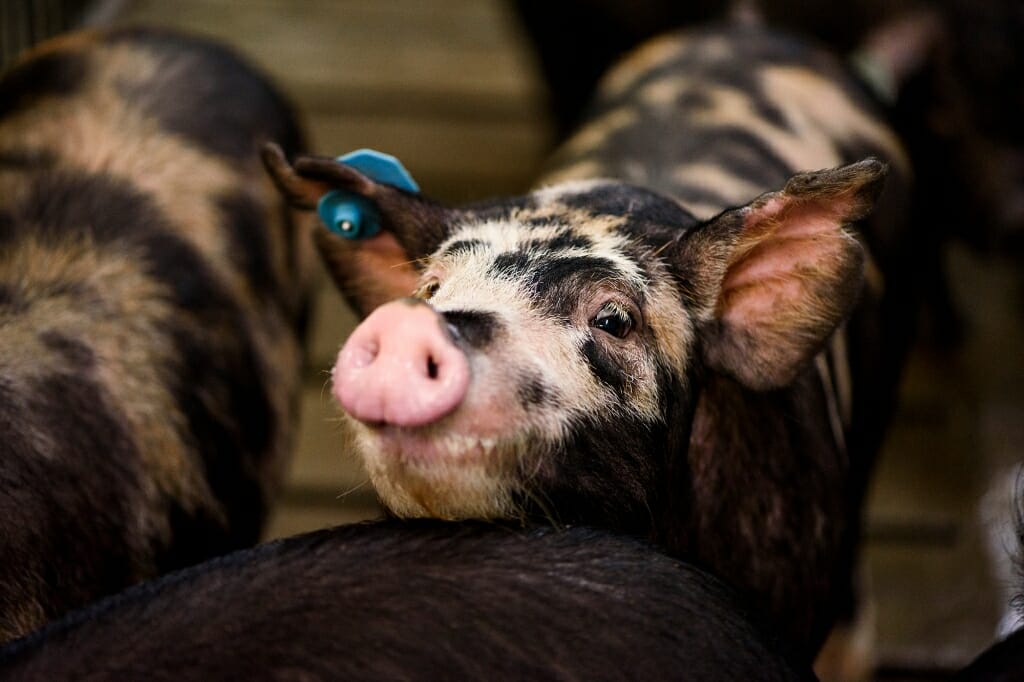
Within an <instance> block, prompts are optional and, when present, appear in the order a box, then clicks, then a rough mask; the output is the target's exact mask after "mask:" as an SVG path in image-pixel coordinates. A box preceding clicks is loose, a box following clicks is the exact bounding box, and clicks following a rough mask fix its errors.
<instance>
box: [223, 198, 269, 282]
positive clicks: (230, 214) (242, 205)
mask: <svg viewBox="0 0 1024 682" xmlns="http://www.w3.org/2000/svg"><path fill="white" fill-rule="evenodd" d="M217 208H218V209H219V210H220V214H221V222H222V224H223V225H224V229H225V230H227V233H228V237H229V240H230V242H231V259H232V261H234V263H235V265H236V267H238V268H239V269H240V270H241V271H242V272H243V273H245V275H246V279H247V280H248V281H249V283H250V284H251V285H252V287H253V289H254V290H255V292H256V294H257V295H258V296H260V297H261V298H264V299H266V298H271V297H274V296H275V295H276V294H277V292H278V291H279V287H278V283H277V280H276V278H275V277H274V266H273V263H272V262H271V255H270V242H269V238H268V237H269V231H270V226H269V225H268V224H267V218H266V215H265V214H264V212H263V210H262V207H261V206H260V204H259V203H258V202H257V201H256V200H255V199H253V198H252V197H251V196H249V195H247V194H245V193H244V192H234V193H232V194H228V195H225V196H221V197H218V198H217Z"/></svg>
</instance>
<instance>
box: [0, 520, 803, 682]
mask: <svg viewBox="0 0 1024 682" xmlns="http://www.w3.org/2000/svg"><path fill="white" fill-rule="evenodd" d="M0 677H2V678H3V679H4V680H11V681H12V682H13V681H14V680H126V679H145V680H210V679H215V680H220V679H243V678H253V679H260V680H271V679H273V680H277V679H283V680H294V679H302V680H364V679H365V680H394V679H402V680H412V679H417V680H440V679H464V680H468V679H488V680H492V679H536V680H604V679H609V680H610V679H619V680H621V679H651V680H663V679H681V678H685V679H688V680H708V681H709V682H710V681H715V682H717V681H718V680H754V679H756V680H766V681H767V680H796V679H810V678H811V675H810V673H809V671H806V670H803V671H801V672H800V673H799V674H798V673H797V672H795V669H794V668H791V667H790V666H789V665H788V664H787V663H786V662H785V661H784V659H783V658H782V657H781V656H780V654H779V653H778V650H777V647H776V646H775V643H774V640H773V638H772V637H770V636H767V635H766V634H765V633H764V631H762V630H760V629H758V628H757V627H755V626H754V625H752V624H751V621H749V620H748V618H747V616H746V615H745V613H744V610H743V609H742V608H740V607H739V606H738V602H737V601H736V600H735V599H734V597H733V596H732V594H731V592H730V591H728V590H727V589H725V588H724V587H723V585H722V584H721V583H720V582H719V581H717V580H715V579H714V578H712V577H710V576H709V575H707V574H706V573H704V572H702V571H700V570H698V569H696V568H694V567H692V566H688V565H686V564H683V563H681V562H679V561H676V560H674V559H670V558H668V557H666V556H664V555H662V554H660V553H658V552H657V551H655V550H653V549H651V548H649V547H647V546H645V545H643V544H641V543H639V542H636V541H634V540H630V539H626V538H620V537H615V536H613V535H608V534H604V533H601V532H598V531H593V530H589V529H584V528H577V529H571V530H567V531H565V532H556V531H552V530H551V529H547V530H544V529H540V530H535V531H532V532H530V533H516V532H513V531H511V530H509V529H505V528H501V527H499V526H496V525H490V524H488V525H483V524H470V523H466V524H446V523H443V522H436V521H420V522H389V523H385V524H383V525H382V524H370V525H357V526H347V527H342V528H337V529H334V530H329V531H319V532H316V533H312V534H309V535H304V536H299V537H294V538H289V539H286V540H283V541H279V542H275V543H272V544H268V545H264V546H261V547H258V548H255V549H251V550H245V551H242V552H238V553H235V554H233V555H230V556H227V557H222V558H219V559H215V560H213V561H210V562H208V563H206V564H202V565H200V566H196V567H193V568H190V569H186V570H184V571H182V572H180V573H177V574H174V575H171V576H166V577H164V578H162V579H160V580H158V581H154V582H152V583H147V584H144V585H141V586H138V587H135V588H133V589H131V590H129V591H127V592H125V593H123V594H120V595H117V596H115V597H113V598H110V599H106V600H104V601H102V602H100V603H99V604H97V605H95V606H93V607H90V608H88V609H86V610H84V611H80V612H78V613H75V614H72V615H71V616H70V617H68V618H66V619H64V620H63V621H61V622H57V623H54V624H52V625H49V626H47V627H46V628H44V629H43V630H42V631H40V632H37V633H35V634H33V635H31V636H30V637H28V638H26V639H24V640H21V641H18V642H15V643H13V644H10V645H8V646H7V648H6V649H0Z"/></svg>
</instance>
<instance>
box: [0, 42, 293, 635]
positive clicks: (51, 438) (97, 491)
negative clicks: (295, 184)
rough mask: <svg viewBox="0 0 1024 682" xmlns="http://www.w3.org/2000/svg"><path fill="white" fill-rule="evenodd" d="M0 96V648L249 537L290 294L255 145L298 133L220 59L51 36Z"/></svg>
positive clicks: (2, 86) (259, 509) (287, 388)
mask: <svg viewBox="0 0 1024 682" xmlns="http://www.w3.org/2000/svg"><path fill="white" fill-rule="evenodd" d="M0 103H2V104H0V245H2V248H0V396H2V397H0V451H2V452H0V519H3V521H0V526H2V529H0V538H2V540H0V543H2V546H3V550H2V552H0V553H2V554H3V556H4V562H3V566H2V568H0V639H2V638H3V637H5V636H10V635H11V634H13V633H16V632H19V631H23V630H24V629H26V628H28V627H33V626H35V625H38V624H39V623H40V622H42V620H43V619H45V618H48V617H52V616H53V615H56V614H59V613H61V612H63V611H64V610H66V609H67V608H70V607H73V606H77V605H81V604H83V603H85V602H86V601H88V600H90V599H93V598H95V597H97V596H99V595H101V594H105V593H107V592H110V591H113V590H115V589H118V588H120V587H122V586H124V585H126V584H129V583H131V582H135V581H137V580H139V579H141V578H144V577H148V576H151V575H154V574H155V573H156V572H158V571H162V570H166V569H168V568H172V567H175V566H179V565H183V564H187V563H191V562H194V561H196V560H199V559H200V558H203V557H205V556H208V555H210V554H211V553H213V552H218V551H225V550H228V549H232V548H235V547H239V546H243V545H245V544H250V543H252V542H254V541H255V540H256V539H257V537H258V534H259V532H260V528H261V526H262V521H263V518H264V515H265V511H266V504H267V502H268V498H269V496H270V494H271V493H272V491H273V489H274V487H275V486H276V482H277V479H278V478H279V475H280V472H281V469H282V467H283V464H284V458H285V455H286V452H287V449H288V446H289V442H290V439H291V431H292V421H293V419H292V399H293V393H294V390H295V388H296V385H297V381H298V371H299V364H300V346H299V343H300V336H301V327H302V324H303V316H304V314H305V310H304V309H305V292H304V287H303V283H302V282H301V281H300V280H301V279H302V277H301V276H300V274H299V273H300V272H301V271H302V269H301V265H302V264H301V263H300V262H299V261H300V260H301V256H300V250H299V249H298V247H297V244H298V243H299V242H298V238H297V234H296V233H295V228H294V227H293V226H292V224H291V221H290V217H289V216H288V214H287V212H286V210H285V208H284V207H283V206H282V205H281V204H280V202H279V200H278V198H277V195H276V192H275V191H274V190H273V188H272V186H271V185H270V183H269V182H268V181H267V180H266V178H265V176H264V174H263V173H262V170H261V167H260V165H259V162H258V157H257V153H256V151H257V145H258V144H259V142H260V141H261V140H262V139H265V138H274V139H277V140H281V141H283V142H284V143H285V144H286V145H289V146H290V147H291V148H292V150H295V149H296V148H297V147H298V145H299V142H300V139H299V133H298V129H297V128H296V126H295V123H294V121H293V119H292V117H291V114H290V113H289V111H288V107H287V105H286V104H285V102H284V101H283V100H282V99H280V98H279V97H278V96H277V95H276V94H275V93H274V91H273V90H272V89H271V88H270V86H269V85H267V83H266V82H265V81H264V80H263V79H262V78H261V77H260V76H259V75H258V74H257V73H256V72H254V71H252V70H251V69H250V68H249V67H248V66H246V65H245V64H244V63H242V62H241V61H239V60H238V59H237V58H236V57H234V56H232V55H231V54H230V53H229V52H227V51H226V50H224V49H223V48H220V47H217V46H215V45H213V44H209V43H206V42H202V41H197V40H194V39H191V38H186V37H184V36H180V35H177V34H172V33H164V32H158V31H146V30H141V29H133V30H118V31H113V32H110V33H102V34H100V33H83V34H74V35H72V36H69V37H65V38H60V39H57V40H55V41H52V42H50V43H47V44H44V45H43V46H41V47H40V48H39V49H37V50H36V51H34V52H33V53H31V54H30V55H29V56H28V57H27V58H26V59H24V60H23V61H21V62H19V63H18V64H16V65H15V67H14V68H13V69H12V70H11V71H10V72H9V73H8V74H6V76H5V77H4V78H3V79H2V80H0Z"/></svg>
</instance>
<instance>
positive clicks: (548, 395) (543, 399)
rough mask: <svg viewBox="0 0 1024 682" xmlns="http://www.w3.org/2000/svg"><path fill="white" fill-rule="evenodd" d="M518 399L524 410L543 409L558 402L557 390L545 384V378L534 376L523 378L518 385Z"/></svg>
mask: <svg viewBox="0 0 1024 682" xmlns="http://www.w3.org/2000/svg"><path fill="white" fill-rule="evenodd" d="M516 397H517V398H518V399H519V404H520V405H521V406H522V407H523V409H525V410H527V411H529V410H530V409H531V408H535V407H542V406H544V405H550V404H552V403H555V402H557V400H558V392H557V390H556V389H555V388H554V387H552V386H549V385H548V384H547V383H545V381H544V379H543V377H541V376H539V375H536V374H533V375H530V376H526V377H523V378H522V379H521V380H520V381H519V382H518V383H517V384H516Z"/></svg>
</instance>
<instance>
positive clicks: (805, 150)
mask: <svg viewBox="0 0 1024 682" xmlns="http://www.w3.org/2000/svg"><path fill="white" fill-rule="evenodd" d="M684 74H685V75H684ZM595 111H596V113H595V116H594V118H593V119H592V121H591V122H590V123H589V124H587V125H584V126H583V127H582V128H581V129H580V131H579V133H578V134H577V135H576V136H575V137H574V138H572V139H570V141H569V142H568V143H567V144H566V146H565V147H564V148H563V150H562V151H561V152H560V153H559V154H558V155H556V157H555V165H554V169H553V170H552V171H551V172H550V173H549V174H548V175H547V176H546V177H545V180H544V182H545V183H551V186H550V187H547V188H543V189H540V190H538V191H536V192H534V193H532V194H530V195H527V196H525V197H520V198H514V199H508V200H497V201H494V202H490V203H487V204H483V205H478V206H470V207H467V208H465V209H449V208H445V207H442V206H439V205H437V204H434V203H432V202H430V201H429V200H426V199H423V198H421V197H418V196H415V195H410V194H408V193H405V192H402V191H399V190H396V189H395V188H391V187H388V186H385V185H379V184H376V183H374V182H372V181H370V180H368V179H367V178H365V177H364V176H362V175H360V174H359V173H357V172H356V171H354V170H353V169H351V168H348V167H346V166H343V165H340V164H337V163H335V162H333V161H332V160H330V159H322V158H316V157H304V158H300V159H298V160H297V161H296V162H295V165H294V168H293V167H291V166H289V165H288V164H287V163H286V162H285V161H284V159H283V157H281V155H280V154H278V153H275V152H274V150H273V149H268V151H267V153H266V155H265V158H266V161H267V163H268V166H269V167H270V168H271V170H272V172H273V173H274V175H275V177H276V178H277V180H278V183H279V185H280V186H281V188H282V190H283V191H284V192H285V193H286V195H288V196H289V197H290V198H291V199H292V201H293V202H294V203H295V205H296V206H298V207H300V208H311V207H312V206H313V204H314V202H315V200H316V198H317V197H319V196H320V195H321V194H322V193H323V192H324V191H326V190H328V189H330V188H332V187H343V188H346V189H349V190H352V191H356V192H358V193H360V194H362V195H364V196H365V197H367V198H368V199H370V200H371V201H373V202H375V203H376V205H377V207H378V208H379V209H380V211H381V214H382V216H383V219H384V221H385V227H386V231H385V232H384V233H383V234H382V235H380V236H378V237H375V238H374V239H371V240H368V241H365V242H349V241H346V240H344V239H342V238H340V237H338V236H336V235H333V234H331V233H330V232H328V231H327V230H326V229H321V230H319V231H318V232H317V242H318V246H319V247H320V249H321V253H322V254H323V256H324V258H325V261H326V262H327V263H328V265H329V268H330V270H331V273H332V274H333V275H334V277H335V280H336V282H337V283H338V285H339V287H340V288H341V290H342V292H343V293H344V294H345V295H346V296H347V297H348V299H349V300H350V301H351V302H352V304H353V305H354V307H355V308H356V309H357V310H359V311H360V312H362V313H363V314H364V315H365V314H368V313H369V312H370V311H371V310H373V309H374V308H375V307H376V306H378V305H380V304H381V303H383V302H385V301H387V300H389V299H391V298H394V297H398V296H403V295H408V293H409V292H410V291H415V296H416V297H417V298H419V299H421V300H423V301H425V302H427V303H428V304H429V305H430V306H431V307H432V308H433V309H434V310H435V311H437V313H438V314H439V315H440V316H441V318H442V319H443V320H444V321H445V322H446V323H447V324H448V325H449V326H450V327H451V329H452V330H453V331H452V334H453V341H452V342H453V343H455V344H456V345H457V346H458V347H459V348H461V349H462V350H463V352H465V354H466V356H467V357H468V359H469V363H470V367H471V372H472V375H473V379H472V383H471V386H470V389H469V392H468V394H467V396H466V398H465V400H464V401H463V403H462V404H461V405H460V406H459V407H458V408H456V409H455V410H454V411H453V412H452V413H451V414H448V415H447V416H445V417H443V418H442V419H440V420H438V421H437V422H436V423H432V424H428V425H426V426H423V427H418V428H415V429H409V428H400V427H396V426H394V425H390V424H387V423H357V424H355V427H356V432H357V438H358V442H359V448H360V450H361V454H362V455H363V458H364V461H365V462H366V465H367V467H368V469H369V471H370V474H371V478H372V480H373V482H374V484H375V486H376V487H377V488H378V490H379V491H380V492H381V495H382V498H383V500H384V501H385V504H387V505H388V507H389V508H390V509H391V510H392V511H393V512H394V513H396V514H399V515H409V516H420V515H434V516H440V517H444V518H467V517H483V518H493V517H513V518H515V517H522V518H536V519H543V518H547V519H550V520H552V521H554V522H579V521H585V522H588V523H595V524H600V525H603V526H607V527H612V528H616V529H620V530H625V531H628V532H631V533H635V534H639V535H643V536H645V537H648V538H650V539H652V540H654V541H656V542H658V543H660V544H661V545H662V546H664V547H666V548H667V549H668V550H669V551H670V552H672V553H673V554H678V555H682V556H687V557H692V558H695V559H697V560H698V561H700V562H701V563H702V564H703V565H706V566H709V567H711V568H713V570H715V571H716V572H718V573H719V574H721V575H723V576H724V577H726V578H727V579H728V580H729V581H730V582H731V583H733V584H734V585H736V586H738V587H739V588H740V589H741V591H742V593H743V595H744V597H745V598H746V599H749V600H750V601H751V603H753V604H755V605H757V607H758V608H761V609H764V610H765V611H766V612H767V613H768V614H769V615H770V616H771V617H772V618H773V619H775V621H776V623H777V624H778V626H779V628H780V632H782V633H784V635H785V637H786V639H787V640H788V641H789V642H790V646H791V647H792V649H793V650H794V652H795V653H796V655H797V656H799V657H800V658H802V659H803V660H810V659H811V658H812V657H813V656H814V653H815V652H816V651H817V649H818V647H819V645H820V643H821V641H822V639H823V638H824V636H825V634H826V633H827V632H828V629H829V627H830V626H831V624H832V622H833V619H834V617H835V615H836V612H837V611H838V610H839V609H840V605H841V603H842V602H843V601H844V600H845V598H846V597H845V595H846V592H847V589H848V584H849V580H850V576H849V571H850V566H851V563H852V551H853V549H852V548H853V545H854V542H853V540H854V538H855V536H856V533H857V520H856V517H857V513H856V512H857V511H858V509H857V507H858V504H859V495H860V482H859V481H857V480H855V476H851V474H850V458H851V457H853V458H860V457H870V456H871V454H873V451H874V448H875V446H876V445H877V441H878V439H879V438H880V434H881V429H882V425H883V424H884V421H885V417H886V412H885V410H886V407H887V405H888V401H891V395H890V394H889V390H890V389H892V388H894V386H895V377H894V376H889V375H887V374H885V373H884V372H883V371H881V370H886V371H887V370H888V368H887V367H883V366H882V365H877V364H872V363H875V362H876V358H878V357H883V356H882V355H880V354H879V350H880V348H881V346H882V345H884V344H885V343H887V342H888V339H887V338H886V337H883V336H880V335H879V325H880V324H881V322H880V318H879V307H880V306H881V307H884V306H885V305H887V303H886V302H885V301H883V300H882V298H881V292H882V286H881V285H882V284H883V282H882V278H883V275H882V273H883V272H885V268H887V267H888V266H889V265H890V263H889V261H888V260H887V259H884V258H883V257H882V256H881V255H879V254H880V253H883V252H884V247H885V246H886V245H888V244H889V243H891V242H893V241H895V240H898V239H899V234H897V232H896V230H897V226H898V224H899V222H898V218H899V216H898V208H899V206H898V203H899V199H900V198H901V195H902V192H903V191H904V187H905V176H904V159H903V157H902V155H901V152H900V149H899V146H898V144H897V143H896V142H895V139H894V138H893V136H892V135H891V133H890V132H889V131H888V129H887V128H886V127H885V126H884V125H882V124H881V123H879V121H878V117H877V116H876V114H875V112H874V111H873V109H872V108H871V103H870V100H869V99H868V98H867V97H865V96H864V95H863V93H862V92H861V91H860V90H858V89H857V87H856V86H855V85H853V84H852V83H851V81H850V79H849V78H847V77H846V75H845V72H844V71H843V69H842V68H841V67H840V66H838V65H837V64H836V63H835V62H834V61H833V60H831V59H830V58H829V57H828V56H827V55H824V54H822V53H820V52H817V51H814V50H812V49H810V48H807V47H805V46H803V45H801V44H800V43H798V42H795V41H793V40H791V39H786V38H779V37H777V36H774V35H772V34H770V33H766V32H763V31H760V30H758V29H752V28H736V29H721V30H713V31H707V32H704V33H696V34H682V35H678V36H674V37H671V38H667V39H665V40H663V41H661V42H659V43H656V44H653V45H651V46H648V47H647V48H645V49H644V50H643V51H641V52H640V53H638V54H637V55H635V56H634V57H633V59H631V60H628V61H627V62H626V63H625V64H624V65H623V66H622V67H620V69H618V70H617V71H615V72H613V73H612V74H611V75H610V76H609V78H608V80H607V81H606V84H605V89H604V95H603V96H602V98H601V99H600V100H599V102H598V104H597V105H596V108H595ZM867 155H874V156H876V157H879V158H883V159H886V160H887V161H888V162H889V163H890V166H891V168H892V172H891V173H890V181H889V183H888V184H887V185H886V191H885V192H882V193H881V196H879V193H880V192H881V189H882V183H881V177H882V174H883V168H882V165H881V164H880V163H879V162H877V161H868V162H864V163H861V164H857V165H852V166H847V167H845V168H840V169H836V170H830V171H822V172H818V173H806V174H798V173H799V171H801V170H807V169H815V168H826V167H828V166H836V165H839V164H842V163H844V162H850V161H854V160H856V159H860V158H863V157H864V156H867ZM602 177H603V178H606V179H597V178H602ZM608 178H610V179H608ZM769 190H776V191H774V192H770V193H768V194H764V195H762V196H760V197H759V196H758V195H759V194H761V193H762V192H766V191H769ZM751 199H753V201H751ZM876 200H877V202H878V210H876V211H875V214H874V216H875V217H874V218H872V220H871V221H870V222H865V221H864V218H865V216H866V215H867V214H868V212H869V211H870V209H871V207H872V205H874V204H875V203H876ZM747 202H750V203H747ZM744 204H746V205H744ZM730 205H737V206H740V208H738V209H734V210H726V211H723V209H725V208H726V207H728V206H730ZM855 225H856V226H858V227H860V228H862V229H863V231H860V232H856V233H854V232H852V231H851V230H852V229H853V227H854V226H855ZM854 234H856V236H857V238H854ZM858 239H860V240H862V241H863V242H866V243H867V245H868V246H869V247H870V248H869V250H868V251H869V252H870V254H871V255H869V256H867V261H865V250H864V249H863V248H862V244H861V243H860V242H859V241H858ZM865 273H866V278H867V281H868V282H869V286H868V287H867V288H866V289H865V290H864V291H863V292H862V282H863V279H864V276H865ZM369 282H373V286H372V287H368V286H365V285H366V283H369ZM886 284H887V282H886ZM885 292H886V295H887V296H888V295H889V294H891V293H897V292H891V291H890V290H889V289H885ZM851 315H852V318H851V317H850V316H851ZM844 321H846V322H847V333H846V334H842V335H840V334H833V332H834V331H835V330H836V329H837V328H838V327H839V326H840V325H841V324H843V323H844ZM846 348H852V349H853V352H852V354H851V355H852V357H847V356H846V355H847V354H846V351H845V349H846ZM823 349H827V350H828V352H827V353H825V354H821V355H818V356H817V358H816V355H817V354H818V353H819V351H822V350H823ZM851 367H853V368H855V372H854V376H858V377H860V376H862V375H861V373H862V372H864V373H865V374H864V376H875V378H874V379H872V381H873V382H875V383H874V384H872V382H870V381H869V382H864V383H863V384H861V383H856V384H853V386H851V383H850V381H849V376H850V373H851V372H850V368H851ZM875 369H878V370H880V371H878V372H876V373H875V374H874V375H872V374H871V373H872V371H873V370H875ZM862 391H863V392H862ZM869 405H870V406H871V409H870V410H868V409H867V407H866V406H869ZM876 408H877V410H878V411H877V412H876V411H875V409H876ZM851 478H853V479H854V480H853V481H852V483H851Z"/></svg>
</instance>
